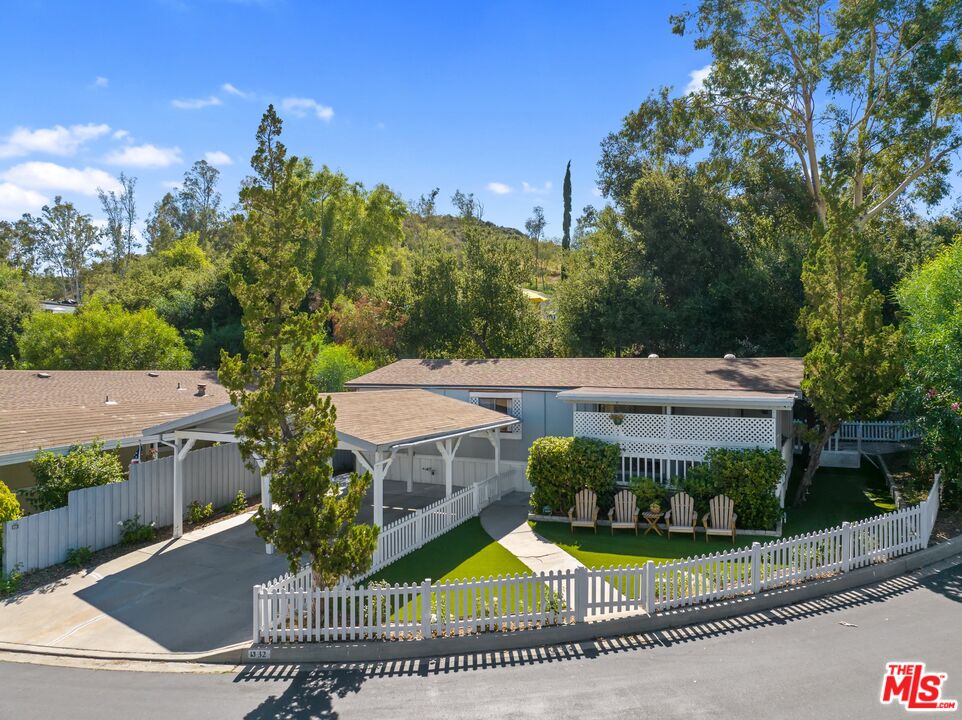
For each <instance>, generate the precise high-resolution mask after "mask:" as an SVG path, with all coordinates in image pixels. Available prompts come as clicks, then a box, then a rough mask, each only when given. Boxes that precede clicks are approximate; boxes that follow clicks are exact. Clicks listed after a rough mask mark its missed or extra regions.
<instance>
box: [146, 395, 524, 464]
mask: <svg viewBox="0 0 962 720" xmlns="http://www.w3.org/2000/svg"><path fill="white" fill-rule="evenodd" d="M321 397H330V398H331V402H332V403H333V404H334V408H335V410H336V412H337V421H336V427H337V433H338V435H340V436H347V438H348V439H351V440H356V441H358V444H360V445H363V446H365V447H364V448H362V449H367V448H368V447H374V448H387V447H391V446H394V445H399V444H405V443H410V442H415V441H421V440H426V439H430V438H435V437H442V436H444V435H450V434H454V433H464V432H470V431H475V430H481V429H483V428H490V427H493V426H498V425H503V424H509V423H511V422H516V421H515V420H514V418H512V417H510V416H509V415H505V414H503V413H499V412H496V411H494V410H488V409H487V408H483V407H480V406H478V405H473V404H472V403H468V402H464V401H463V400H456V399H454V398H449V397H445V396H444V395H440V394H438V393H433V392H429V391H427V390H416V389H406V390H370V391H365V392H340V393H327V394H325V395H322V396H321ZM222 410H223V412H221V413H215V416H214V417H203V416H201V417H198V418H196V422H194V421H193V420H192V418H189V417H187V418H183V420H182V421H181V422H180V423H174V424H172V425H176V427H167V428H163V431H164V432H169V431H172V430H188V429H197V430H201V431H205V430H206V429H207V425H211V426H212V429H213V430H214V431H216V432H230V431H229V430H225V428H232V427H233V426H234V424H235V423H236V421H237V410H236V409H235V408H234V407H232V406H231V405H225V406H223V408H222ZM160 430H161V428H156V427H149V428H146V429H145V430H144V432H147V433H153V432H158V431H160Z"/></svg>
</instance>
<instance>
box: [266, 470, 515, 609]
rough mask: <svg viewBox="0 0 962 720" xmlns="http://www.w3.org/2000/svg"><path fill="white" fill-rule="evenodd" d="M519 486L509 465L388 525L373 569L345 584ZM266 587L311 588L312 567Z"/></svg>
mask: <svg viewBox="0 0 962 720" xmlns="http://www.w3.org/2000/svg"><path fill="white" fill-rule="evenodd" d="M517 487H518V472H517V470H516V469H515V468H509V469H508V470H505V471H503V472H501V473H499V474H497V475H494V476H492V477H489V478H488V479H486V480H482V481H481V482H476V483H474V484H473V485H470V486H468V487H466V488H462V489H461V490H459V491H458V492H456V493H454V494H453V495H451V496H450V497H446V498H442V499H441V500H438V501H436V502H434V503H432V504H431V505H428V506H426V507H423V508H421V509H420V510H418V511H417V512H415V513H413V514H411V515H408V516H406V517H403V518H400V519H399V520H395V521H394V522H392V523H389V524H387V525H385V526H384V527H383V528H382V529H381V532H380V533H378V538H377V548H376V549H375V551H374V561H373V563H372V564H371V569H370V570H368V571H367V573H365V574H364V575H361V576H359V577H356V578H347V579H345V580H344V584H353V583H358V582H360V581H361V580H363V579H364V578H366V577H368V576H369V575H373V574H374V573H376V572H377V571H378V570H380V569H382V568H384V567H387V566H388V565H390V564H391V563H393V562H395V561H396V560H399V559H400V558H402V557H404V556H405V555H407V554H409V553H412V552H414V551H415V550H417V549H418V548H420V547H423V546H424V545H425V544H426V543H429V542H431V541H432V540H434V539H435V538H438V537H441V536H442V535H444V533H446V532H448V531H449V530H453V529H454V528H456V527H457V526H458V525H460V524H462V523H463V522H465V521H466V520H469V519H471V518H473V517H475V516H477V515H478V514H479V513H480V512H481V511H482V510H483V509H484V508H486V507H487V506H488V505H490V504H491V503H493V502H496V501H498V500H500V499H501V498H502V497H503V496H504V495H506V494H507V493H509V492H512V491H514V490H517ZM264 587H268V588H270V589H271V590H278V591H285V592H287V591H292V592H304V591H307V590H309V589H310V588H311V587H312V580H311V570H310V567H309V566H305V567H304V568H302V569H301V571H300V572H297V573H294V574H288V575H282V576H281V577H278V578H275V579H274V580H271V581H270V582H269V583H267V584H266V585H265V586H264Z"/></svg>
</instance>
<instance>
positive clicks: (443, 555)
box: [370, 518, 528, 585]
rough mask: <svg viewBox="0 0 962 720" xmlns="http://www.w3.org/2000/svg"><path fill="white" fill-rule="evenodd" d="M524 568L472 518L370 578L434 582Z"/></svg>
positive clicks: (393, 581)
mask: <svg viewBox="0 0 962 720" xmlns="http://www.w3.org/2000/svg"><path fill="white" fill-rule="evenodd" d="M526 572H528V567H527V565H525V564H524V563H522V562H521V561H520V560H518V558H516V557H515V556H514V555H512V554H511V553H509V552H508V551H507V550H505V549H504V547H502V546H501V545H500V544H499V543H498V542H497V541H495V540H493V539H492V538H491V536H490V535H488V534H487V533H486V532H485V531H484V528H482V527H481V521H480V520H478V519H477V518H472V519H471V520H468V521H467V522H466V523H464V524H463V525H459V526H458V527H456V528H455V529H454V530H452V531H451V532H448V533H445V534H444V535H442V536H441V537H439V538H437V539H436V540H432V541H431V542H429V543H428V544H427V545H425V546H424V547H422V548H421V549H420V550H415V551H414V552H413V553H411V554H410V555H405V556H404V557H403V558H401V559H400V560H398V561H397V562H395V563H392V564H391V565H388V566H387V567H386V568H384V569H383V570H381V571H380V572H377V573H375V574H374V575H373V576H372V577H371V578H370V580H386V581H387V582H389V583H391V584H392V585H393V584H394V583H400V584H403V583H419V582H421V581H422V580H424V578H431V580H433V581H434V582H437V581H438V580H456V579H470V578H483V577H488V576H489V575H507V574H509V573H510V574H514V573H526Z"/></svg>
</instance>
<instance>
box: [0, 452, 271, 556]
mask: <svg viewBox="0 0 962 720" xmlns="http://www.w3.org/2000/svg"><path fill="white" fill-rule="evenodd" d="M129 475H130V477H129V479H128V480H125V481H124V482H120V483H111V484H109V485H101V486H98V487H92V488H85V489H83V490H74V491H73V492H71V493H70V494H69V495H68V496H67V506H66V507H62V508H57V509H55V510H48V511H46V512H41V513H36V514H34V515H29V516H27V517H25V518H21V519H20V520H15V521H13V522H9V523H6V524H5V527H4V549H3V568H4V572H8V573H9V572H12V571H13V569H14V568H16V567H18V566H19V567H20V569H21V570H24V571H27V570H35V569H39V568H45V567H49V566H50V565H56V564H57V563H61V562H63V561H64V560H65V559H66V556H67V551H68V550H69V549H70V548H80V547H89V548H90V549H91V550H92V551H97V550H102V549H103V548H106V547H110V546H112V545H116V544H117V543H119V542H120V531H121V528H120V523H122V522H123V521H125V520H129V519H132V518H133V517H135V516H139V518H140V522H142V523H144V524H150V523H155V524H156V525H157V526H158V527H165V526H167V525H170V524H171V523H172V522H173V458H162V459H160V460H152V461H150V462H144V463H138V464H135V465H131V466H130V473H129ZM238 490H243V491H244V493H245V494H246V495H247V497H249V498H251V497H256V496H258V495H260V476H259V474H258V473H257V472H256V471H254V472H252V471H250V470H248V469H247V468H246V467H244V462H243V460H242V459H241V456H240V452H239V451H238V449H237V446H236V445H234V444H226V445H219V446H215V447H210V448H204V449H201V450H194V451H192V452H190V453H188V454H187V457H186V458H185V459H184V509H186V508H187V506H188V505H189V504H190V503H191V502H192V501H193V500H197V501H198V502H201V503H204V504H206V503H208V502H212V503H213V504H214V506H215V507H221V506H223V505H227V504H228V503H229V502H230V501H231V500H233V499H234V497H235V496H236V495H237V491H238Z"/></svg>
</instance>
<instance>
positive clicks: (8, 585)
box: [0, 565, 23, 597]
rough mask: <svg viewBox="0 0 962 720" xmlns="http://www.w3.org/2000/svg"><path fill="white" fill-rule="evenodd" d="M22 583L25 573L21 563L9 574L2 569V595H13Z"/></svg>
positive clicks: (0, 590) (0, 593) (0, 579)
mask: <svg viewBox="0 0 962 720" xmlns="http://www.w3.org/2000/svg"><path fill="white" fill-rule="evenodd" d="M22 583H23V573H22V572H20V566H19V565H18V566H17V568H16V569H14V571H13V572H12V573H10V574H9V575H5V574H4V572H3V570H0V597H6V596H7V595H13V594H14V593H15V592H17V590H19V589H20V585H21V584H22Z"/></svg>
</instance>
